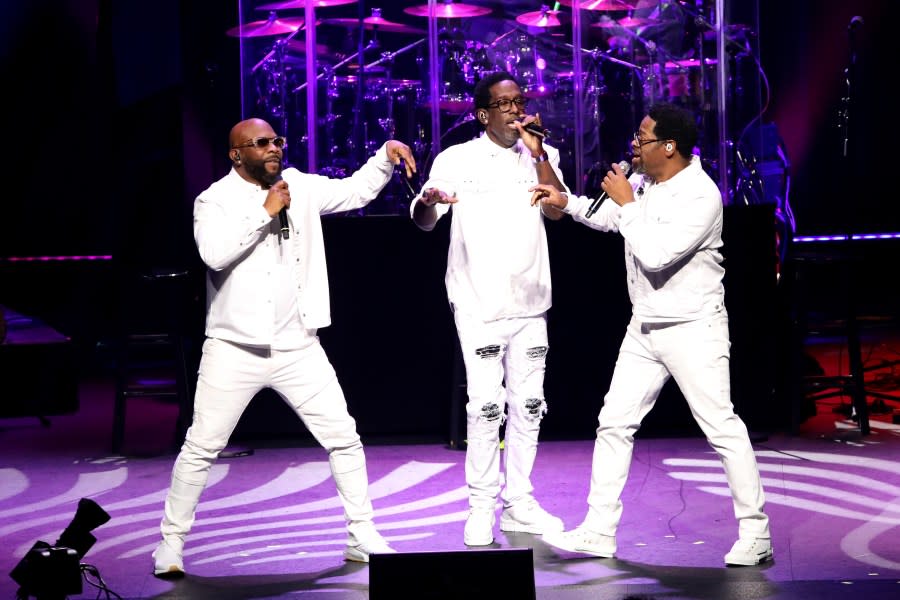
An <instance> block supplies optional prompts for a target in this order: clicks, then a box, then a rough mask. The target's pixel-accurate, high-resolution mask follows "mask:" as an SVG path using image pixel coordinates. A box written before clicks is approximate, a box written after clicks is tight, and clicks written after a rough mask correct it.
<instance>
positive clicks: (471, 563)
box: [369, 548, 535, 600]
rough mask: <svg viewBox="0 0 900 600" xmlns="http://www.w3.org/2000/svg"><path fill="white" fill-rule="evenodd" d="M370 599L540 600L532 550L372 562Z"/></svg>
mask: <svg viewBox="0 0 900 600" xmlns="http://www.w3.org/2000/svg"><path fill="white" fill-rule="evenodd" d="M369 561H370V562H369V600H406V599H413V598H415V600H459V599H460V598H473V599H474V598H515V599H516V600H535V590H534V556H533V552H532V550H531V548H513V549H509V550H462V551H459V552H399V553H396V554H373V555H371V556H370V557H369Z"/></svg>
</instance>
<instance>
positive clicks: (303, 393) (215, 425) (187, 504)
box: [160, 338, 373, 543]
mask: <svg viewBox="0 0 900 600" xmlns="http://www.w3.org/2000/svg"><path fill="white" fill-rule="evenodd" d="M311 341H312V343H311V344H310V345H309V346H307V347H305V348H303V349H301V350H290V351H278V350H269V349H262V348H254V347H250V346H242V345H239V344H233V343H230V342H226V341H224V340H219V339H212V338H210V339H207V340H206V341H205V342H204V344H203V357H202V359H201V361H200V374H199V378H198V381H197V393H196V395H195V396H194V420H193V423H192V424H191V427H190V429H188V431H187V435H186V436H185V440H184V445H183V446H182V447H181V452H180V453H179V454H178V458H177V459H176V460H175V466H174V467H173V469H172V485H171V487H170V488H169V493H168V496H167V497H166V505H165V514H164V516H163V519H162V523H161V526H160V527H161V531H162V534H163V537H165V538H167V539H171V538H172V537H173V536H174V538H175V539H176V540H182V541H183V539H184V536H185V535H187V533H188V532H189V531H190V529H191V525H192V524H193V522H194V513H195V510H196V508H197V503H198V502H199V500H200V493H201V492H202V491H203V488H204V487H206V481H207V478H208V476H209V469H210V467H212V465H213V463H214V462H215V460H216V458H218V456H219V453H220V452H221V451H222V450H223V449H224V448H225V446H226V445H227V444H228V438H229V437H230V436H231V434H232V432H233V431H234V428H235V426H237V423H238V420H239V419H240V417H241V415H242V414H243V413H244V410H245V409H246V408H247V405H248V404H249V403H250V400H251V399H252V398H253V396H255V395H256V393H257V392H259V391H260V390H261V389H263V388H264V387H271V388H272V389H273V390H275V392H276V393H278V395H279V396H281V398H282V399H284V401H285V402H287V404H288V405H289V406H290V407H291V408H293V409H294V411H295V412H296V413H297V415H299V416H300V419H301V420H302V421H303V423H304V425H306V428H307V429H308V430H309V432H310V433H311V434H312V435H313V436H314V437H315V438H316V440H317V441H318V442H319V443H320V444H321V445H322V446H323V447H324V448H325V450H326V451H327V452H328V460H329V463H330V465H331V473H332V475H333V477H334V480H335V484H336V486H337V491H338V495H339V496H340V499H341V501H342V503H343V506H344V517H345V519H346V520H347V529H348V531H349V533H350V537H351V539H354V538H355V534H356V533H358V532H360V531H363V529H364V528H366V529H367V528H371V527H372V517H373V510H372V503H371V502H370V500H369V496H368V475H367V473H366V459H365V454H364V452H363V447H362V442H361V441H360V438H359V435H358V434H357V433H356V422H355V421H354V420H353V418H352V417H351V416H350V414H349V413H348V412H347V403H346V401H345V400H344V393H343V391H342V390H341V386H340V384H339V383H338V380H337V376H336V375H335V372H334V368H333V367H332V366H331V363H330V362H329V361H328V358H327V356H326V355H325V351H324V350H323V349H322V346H321V345H320V344H319V340H318V338H314V339H312V340H311ZM174 543H178V542H177V541H175V542H174Z"/></svg>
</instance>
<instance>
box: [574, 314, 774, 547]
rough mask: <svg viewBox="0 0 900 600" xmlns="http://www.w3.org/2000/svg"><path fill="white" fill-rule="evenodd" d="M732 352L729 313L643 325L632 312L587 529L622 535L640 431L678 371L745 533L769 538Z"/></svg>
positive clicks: (605, 419) (597, 454)
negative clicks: (734, 393) (737, 406)
mask: <svg viewBox="0 0 900 600" xmlns="http://www.w3.org/2000/svg"><path fill="white" fill-rule="evenodd" d="M730 350H731V342H730V340H729V337H728V315H727V313H726V312H724V311H722V312H720V313H718V314H716V315H713V316H710V317H705V318H702V319H699V320H697V321H689V322H683V323H674V324H669V323H665V324H641V323H639V322H638V321H637V320H635V319H634V318H633V317H632V319H631V322H630V323H629V324H628V328H627V331H626V333H625V339H624V340H623V341H622V345H621V347H620V349H619V357H618V359H617V360H616V368H615V371H614V372H613V376H612V382H611V383H610V388H609V392H608V393H607V394H606V397H605V399H604V404H603V408H602V409H601V410H600V416H599V418H598V420H599V427H598V428H597V439H596V441H595V443H594V457H593V463H592V466H591V489H590V493H589V495H588V515H587V517H586V519H585V521H584V525H585V526H586V527H587V528H588V529H591V530H593V531H596V532H598V533H602V534H604V535H615V534H616V528H617V527H618V525H619V520H620V519H621V516H622V502H621V500H620V496H621V494H622V490H623V488H624V487H625V481H626V479H627V478H628V470H629V468H630V466H631V454H632V449H633V447H634V433H635V432H636V431H637V430H638V427H640V424H641V421H642V420H643V419H644V417H645V416H646V415H647V413H648V412H649V411H650V409H651V408H653V405H654V404H655V403H656V399H657V397H658V396H659V393H660V390H661V389H662V386H663V384H664V383H665V382H666V381H668V379H669V377H674V378H675V381H676V383H678V387H679V388H680V389H681V392H682V394H683V395H684V398H685V400H687V403H688V406H689V407H690V409H691V414H692V415H693V417H694V419H695V420H696V421H697V424H698V425H699V426H700V428H701V429H702V430H703V433H704V434H705V435H706V439H707V441H708V442H709V445H710V446H712V448H713V449H714V450H715V451H716V453H717V454H718V455H719V459H720V460H721V461H722V465H723V467H724V468H725V477H726V479H727V481H728V487H729V488H730V489H731V496H732V500H733V504H734V514H735V517H736V518H737V519H738V523H739V535H740V537H742V538H745V537H747V538H752V537H759V538H768V537H769V518H768V517H767V516H766V514H765V513H764V512H763V507H764V504H765V497H764V496H763V489H762V483H761V481H760V476H759V468H758V467H757V464H756V456H755V454H754V453H753V447H752V445H751V443H750V437H749V435H748V434H747V427H746V426H745V425H744V422H743V421H741V419H740V417H738V416H737V415H736V414H735V413H734V407H733V405H732V403H731V384H730V376H729V361H730Z"/></svg>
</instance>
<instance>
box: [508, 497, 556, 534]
mask: <svg viewBox="0 0 900 600" xmlns="http://www.w3.org/2000/svg"><path fill="white" fill-rule="evenodd" d="M563 529H565V525H563V522H562V519H560V518H559V517H554V516H553V515H551V514H550V513H548V512H547V511H546V510H544V509H543V508H541V505H540V504H538V501H537V500H535V499H534V498H528V499H526V500H523V501H522V502H517V503H516V504H513V505H512V506H508V507H506V508H504V509H503V513H502V514H501V515H500V531H518V532H522V533H536V534H542V533H553V532H557V531H562V530H563Z"/></svg>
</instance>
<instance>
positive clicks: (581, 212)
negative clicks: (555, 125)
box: [532, 103, 772, 566]
mask: <svg viewBox="0 0 900 600" xmlns="http://www.w3.org/2000/svg"><path fill="white" fill-rule="evenodd" d="M696 142H697V127H696V123H695V122H694V119H693V116H692V115H691V114H690V113H689V112H687V111H685V110H684V109H682V108H679V107H676V106H673V105H671V104H665V103H660V104H657V105H655V106H654V107H652V108H651V109H650V111H649V114H648V115H647V116H646V117H644V119H643V120H642V121H641V125H640V130H639V131H638V132H637V133H635V135H634V140H633V141H632V150H633V151H634V158H633V161H632V165H633V167H634V170H635V173H636V174H635V175H632V177H631V180H630V181H629V180H628V179H626V177H625V174H624V173H623V172H622V169H621V168H619V166H618V165H614V166H613V170H612V171H609V172H608V173H607V175H606V177H605V179H604V180H603V183H602V184H601V187H602V188H603V190H604V191H605V192H606V193H607V194H608V195H609V198H608V199H606V200H605V201H603V203H602V204H601V205H600V207H599V209H598V210H597V211H596V213H592V214H591V216H588V215H587V214H586V213H591V212H592V211H590V210H589V207H590V205H591V204H592V200H591V199H590V198H586V197H584V196H579V197H575V196H566V195H565V194H560V193H559V192H558V191H557V190H556V189H555V188H553V187H552V186H547V185H538V186H535V187H534V188H533V189H534V195H533V197H532V201H533V202H534V203H536V204H540V205H545V204H549V205H551V206H554V207H556V208H559V209H561V210H563V211H565V212H566V213H568V214H570V215H572V217H573V218H574V219H575V220H576V221H579V222H581V223H584V224H585V225H587V226H589V227H592V228H594V229H598V230H600V231H618V232H619V233H621V234H622V237H623V238H624V239H625V267H626V272H627V276H628V293H629V296H630V298H631V303H632V307H633V310H632V317H631V322H630V323H629V324H628V327H627V329H626V332H625V339H624V340H623V341H622V345H621V347H620V349H619V357H618V360H617V361H616V368H615V371H614V372H613V376H612V382H611V383H610V387H609V392H608V393H607V394H606V397H605V398H604V404H603V408H602V409H601V411H600V416H599V427H598V428H597V439H596V442H595V444H594V457H593V463H592V467H591V488H590V493H589V495H588V514H587V516H586V517H585V519H584V521H583V522H582V523H581V525H579V526H578V527H577V528H575V529H574V530H572V531H567V532H564V533H557V534H548V535H545V536H544V539H545V540H546V541H547V542H548V543H550V544H552V545H554V546H557V547H559V548H562V549H564V550H568V551H572V552H583V553H585V554H591V555H594V556H599V557H604V558H609V557H612V556H613V555H614V554H615V552H616V538H615V535H616V529H617V528H618V525H619V520H620V518H621V515H622V502H621V500H620V496H621V494H622V490H623V488H624V487H625V481H626V479H627V478H628V470H629V467H630V464H631V454H632V449H633V446H634V433H635V432H636V431H637V430H638V428H639V427H640V425H641V421H642V420H643V418H644V417H645V416H646V415H647V413H648V412H649V411H650V409H651V408H653V405H654V404H655V402H656V399H657V397H658V396H659V393H660V390H661V389H662V386H663V384H664V383H665V382H666V381H667V380H668V379H669V377H674V378H675V381H676V382H677V383H678V387H679V388H680V389H681V392H682V393H683V394H684V397H685V400H687V403H688V405H689V406H690V409H691V414H693V416H694V418H695V419H696V421H697V424H698V425H699V426H700V428H701V429H702V430H703V433H704V434H705V435H706V439H707V440H708V442H709V444H710V446H712V448H713V449H714V450H715V451H716V452H717V453H718V455H719V458H720V459H721V461H722V465H723V466H724V468H725V476H726V479H727V480H728V486H729V488H730V489H731V496H732V500H733V504H734V514H735V517H736V518H737V520H738V540H737V541H736V542H735V543H734V546H733V547H732V549H731V550H730V551H729V552H728V553H727V554H726V555H725V563H726V564H727V565H730V566H739V565H757V564H760V563H763V562H766V561H768V560H770V559H771V558H772V541H771V536H770V534H769V518H768V517H767V516H766V514H765V513H764V512H763V508H764V504H765V499H764V496H763V489H762V483H761V482H760V476H759V468H758V467H757V464H756V457H755V455H754V453H753V447H752V446H751V444H750V438H749V435H748V434H747V427H746V426H745V425H744V423H743V421H741V419H740V418H739V417H738V416H737V415H736V414H735V413H734V407H733V406H732V403H731V386H730V378H729V377H730V376H729V356H730V354H729V352H730V347H731V342H730V340H729V335H728V314H727V313H726V311H725V303H724V300H725V290H724V288H723V286H722V276H723V274H724V272H725V270H724V269H723V267H722V264H721V263H722V255H721V253H720V248H721V247H722V216H723V209H722V198H721V195H720V193H719V189H718V187H716V184H715V182H713V180H712V179H710V177H709V176H708V175H707V174H706V173H705V172H704V171H703V168H702V167H701V165H700V159H699V157H698V156H693V155H692V152H693V148H694V145H695V144H696Z"/></svg>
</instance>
